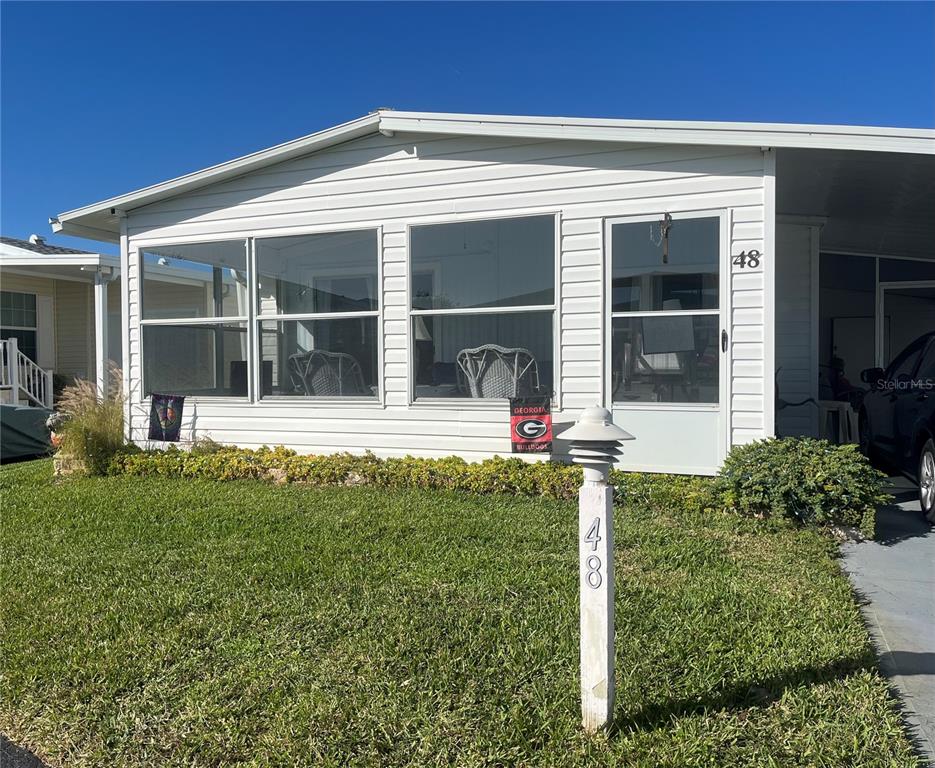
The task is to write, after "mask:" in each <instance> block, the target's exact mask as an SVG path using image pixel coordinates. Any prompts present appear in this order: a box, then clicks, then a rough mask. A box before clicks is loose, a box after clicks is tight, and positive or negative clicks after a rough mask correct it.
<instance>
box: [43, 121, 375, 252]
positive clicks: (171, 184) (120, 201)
mask: <svg viewBox="0 0 935 768" xmlns="http://www.w3.org/2000/svg"><path fill="white" fill-rule="evenodd" d="M379 123H380V115H379V114H378V113H373V114H370V115H365V116H364V117H360V118H358V119H356V120H351V121H350V122H347V123H342V124H341V125H337V126H334V127H333V128H327V129H326V130H324V131H318V132H317V133H313V134H310V135H308V136H303V137H302V138H299V139H294V140H292V141H287V142H285V143H283V144H277V145H276V146H274V147H269V148H268V149H264V150H261V151H259V152H254V153H252V154H249V155H244V156H243V157H238V158H236V159H234V160H229V161H227V162H224V163H219V164H218V165H213V166H211V167H209V168H205V169H203V170H200V171H196V172H194V173H189V174H185V175H184V176H178V177H177V178H174V179H170V180H169V181H164V182H162V183H160V184H153V185H151V186H149V187H143V188H142V189H138V190H134V191H133V192H128V193H126V194H123V195H118V196H117V197H111V198H108V199H107V200H102V201H100V202H98V203H93V204H92V205H86V206H83V207H81V208H75V209H73V210H71V211H65V212H64V213H60V214H59V215H58V216H55V217H53V218H50V219H49V224H50V225H51V227H52V231H53V232H55V233H60V234H65V235H75V236H77V237H86V238H91V239H94V240H104V241H108V242H118V241H119V238H120V226H119V216H120V215H121V214H123V213H126V212H127V211H128V210H132V209H134V208H140V207H142V206H144V205H148V204H149V203H154V202H156V201H158V200H164V199H165V198H167V197H172V196H174V195H179V194H184V193H185V192H190V191H192V190H194V189H198V188H199V187H203V186H207V185H208V184H217V183H219V182H222V181H227V180H228V179H232V178H236V177H237V176H242V175H243V174H245V173H249V172H250V171H252V170H254V169H256V168H261V167H264V166H266V165H269V164H271V163H273V162H275V163H281V162H284V161H286V160H290V159H292V158H293V157H300V156H302V155H306V154H309V153H310V152H315V151H317V150H320V149H324V148H325V147H329V146H333V145H335V144H341V143H343V142H345V141H352V140H353V139H356V138H360V137H362V136H366V135H368V134H370V133H375V132H376V131H377V130H378V129H379ZM108 213H109V214H110V217H111V219H112V221H108V222H107V224H109V225H110V226H107V228H102V227H100V226H89V225H88V223H87V221H86V219H87V218H88V217H89V216H97V217H100V216H101V214H104V215H107V214H108ZM83 219H84V220H85V221H82V220H83Z"/></svg>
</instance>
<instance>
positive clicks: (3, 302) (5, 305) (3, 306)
mask: <svg viewBox="0 0 935 768" xmlns="http://www.w3.org/2000/svg"><path fill="white" fill-rule="evenodd" d="M12 306H13V294H12V293H10V292H9V291H0V310H8V309H10V308H11V307H12Z"/></svg>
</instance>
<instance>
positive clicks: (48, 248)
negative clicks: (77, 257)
mask: <svg viewBox="0 0 935 768" xmlns="http://www.w3.org/2000/svg"><path fill="white" fill-rule="evenodd" d="M0 243H3V245H9V246H12V247H13V248H19V249H20V250H21V251H31V252H32V253H39V254H42V255H44V256H53V255H58V254H70V255H74V254H76V253H79V254H91V251H82V250H79V249H78V248H63V247H62V246H59V245H49V244H48V243H46V242H45V241H44V240H43V241H40V242H38V243H31V242H30V241H29V240H20V239H19V238H16V237H0Z"/></svg>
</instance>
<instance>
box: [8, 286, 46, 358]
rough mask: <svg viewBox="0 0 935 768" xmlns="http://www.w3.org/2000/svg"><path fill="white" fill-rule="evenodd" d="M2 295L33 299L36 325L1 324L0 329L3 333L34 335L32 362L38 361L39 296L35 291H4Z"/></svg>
mask: <svg viewBox="0 0 935 768" xmlns="http://www.w3.org/2000/svg"><path fill="white" fill-rule="evenodd" d="M3 293H19V294H21V295H23V296H32V297H33V302H34V303H35V306H36V309H35V310H34V311H35V313H36V324H35V325H33V326H28V325H3V324H0V328H2V329H3V330H5V331H22V332H24V333H34V334H35V335H36V344H35V347H36V350H35V352H36V354H35V360H34V362H36V361H38V359H39V294H38V293H36V292H35V291H8V290H4V291H3ZM11 309H12V307H11ZM17 348H19V347H17ZM21 351H22V350H21ZM30 359H32V358H30Z"/></svg>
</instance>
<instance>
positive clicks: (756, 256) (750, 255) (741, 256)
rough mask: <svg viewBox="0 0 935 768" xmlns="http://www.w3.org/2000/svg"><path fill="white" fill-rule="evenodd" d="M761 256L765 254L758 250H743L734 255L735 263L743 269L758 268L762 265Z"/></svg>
mask: <svg viewBox="0 0 935 768" xmlns="http://www.w3.org/2000/svg"><path fill="white" fill-rule="evenodd" d="M761 258H763V254H761V253H760V252H759V251H757V250H752V251H741V252H740V253H738V254H737V255H736V256H734V259H733V263H734V264H736V265H737V266H738V267H740V268H741V269H746V268H747V267H750V269H756V268H757V267H758V266H760V259H761Z"/></svg>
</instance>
